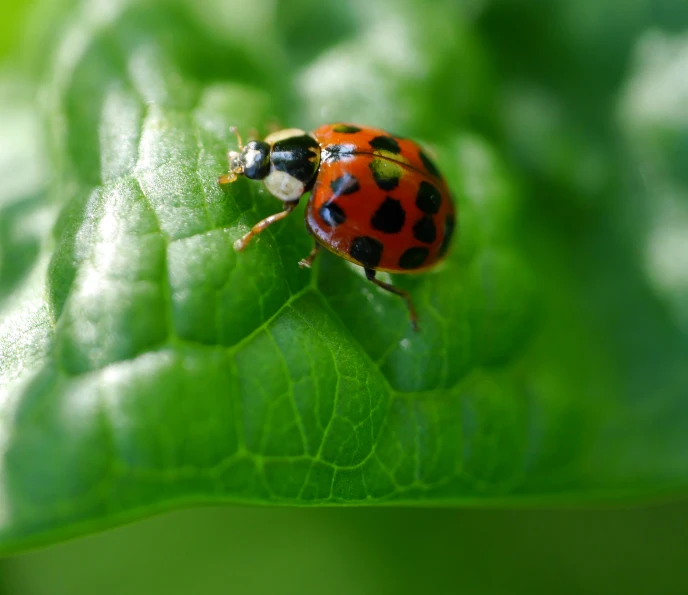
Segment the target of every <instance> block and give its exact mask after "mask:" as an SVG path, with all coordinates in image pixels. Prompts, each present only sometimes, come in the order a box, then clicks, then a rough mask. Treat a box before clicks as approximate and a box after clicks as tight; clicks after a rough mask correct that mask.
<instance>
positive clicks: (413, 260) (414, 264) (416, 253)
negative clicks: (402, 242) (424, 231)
mask: <svg viewBox="0 0 688 595" xmlns="http://www.w3.org/2000/svg"><path fill="white" fill-rule="evenodd" d="M427 257H428V249H427V248H420V247H414V248H409V249H408V250H406V252H404V253H403V254H402V255H401V258H399V266H400V267H401V268H402V269H417V268H418V267H419V266H422V265H423V263H424V262H425V259H426V258H427Z"/></svg>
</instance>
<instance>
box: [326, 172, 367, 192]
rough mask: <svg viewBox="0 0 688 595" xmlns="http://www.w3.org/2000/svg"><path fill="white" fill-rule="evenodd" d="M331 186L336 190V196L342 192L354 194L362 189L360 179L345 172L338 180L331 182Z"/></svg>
mask: <svg viewBox="0 0 688 595" xmlns="http://www.w3.org/2000/svg"><path fill="white" fill-rule="evenodd" d="M330 188H332V192H334V195H335V196H341V195H342V194H353V193H354V192H358V191H359V190H360V188H361V187H360V185H359V184H358V180H357V179H356V178H355V177H354V176H352V175H351V174H344V175H341V176H339V177H338V178H337V179H336V180H332V181H331V182H330Z"/></svg>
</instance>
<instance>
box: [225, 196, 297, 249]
mask: <svg viewBox="0 0 688 595" xmlns="http://www.w3.org/2000/svg"><path fill="white" fill-rule="evenodd" d="M298 204H299V201H298V200H291V201H289V202H285V203H284V211H282V212H281V213H275V214H274V215H270V216H269V217H266V218H265V219H263V220H262V221H259V222H258V223H256V224H255V225H254V226H253V227H252V228H251V229H250V230H249V231H248V232H246V233H245V234H244V235H243V236H241V237H240V238H239V239H238V240H236V241H235V242H234V249H235V250H236V251H238V252H241V251H242V250H243V249H244V248H246V246H247V245H248V243H249V242H250V241H251V238H252V237H253V236H255V235H257V234H259V233H260V232H261V231H264V230H265V229H266V228H268V227H270V226H271V225H272V224H273V223H275V222H276V221H279V220H280V219H284V218H285V217H286V216H287V215H288V214H289V213H291V212H292V211H293V210H294V209H295V208H296V207H297V205H298Z"/></svg>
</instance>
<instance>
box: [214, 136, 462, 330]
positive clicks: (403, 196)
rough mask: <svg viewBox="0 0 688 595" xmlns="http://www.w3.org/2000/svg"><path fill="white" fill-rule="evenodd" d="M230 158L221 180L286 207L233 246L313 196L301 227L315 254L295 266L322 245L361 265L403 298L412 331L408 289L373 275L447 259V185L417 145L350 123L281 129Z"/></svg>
mask: <svg viewBox="0 0 688 595" xmlns="http://www.w3.org/2000/svg"><path fill="white" fill-rule="evenodd" d="M231 130H232V132H234V133H235V134H236V136H237V140H238V143H239V151H230V152H229V155H228V158H229V173H227V174H225V175H222V176H220V178H219V180H218V181H219V183H220V184H229V183H231V182H234V181H235V180H236V179H237V177H238V176H239V175H243V176H245V177H246V178H249V179H251V180H262V181H263V184H265V188H266V189H267V191H268V192H269V193H270V194H272V195H273V196H274V197H275V198H278V199H279V200H281V201H282V202H283V203H284V210H283V211H282V212H280V213H276V214H274V215H270V216H269V217H267V218H265V219H263V220H262V221H260V222H258V223H256V224H255V225H254V226H253V227H252V228H251V230H250V231H249V232H248V233H246V234H245V235H244V236H243V237H241V238H240V239H238V240H237V241H236V242H235V243H234V248H235V249H236V250H239V251H241V250H243V249H244V248H246V246H247V244H248V243H249V242H250V241H251V238H253V237H254V236H255V235H257V234H259V233H260V232H261V231H263V230H264V229H266V228H267V227H268V226H270V225H272V224H273V223H275V222H276V221H279V220H280V219H284V218H285V217H286V216H287V215H289V213H291V212H292V211H293V210H294V209H295V208H296V206H297V205H298V203H299V199H300V198H301V197H302V196H303V195H304V194H305V193H306V192H309V191H310V192H311V195H310V198H309V200H308V205H307V207H306V227H307V229H308V231H309V232H310V233H311V234H312V235H313V236H314V238H315V240H316V242H315V247H314V248H313V250H312V252H311V253H310V254H309V256H308V257H307V258H304V259H303V260H301V261H300V262H299V265H300V266H301V267H310V266H311V264H312V263H313V260H314V259H315V257H316V255H317V253H318V251H319V250H320V248H321V247H323V246H324V247H325V248H327V249H328V250H330V251H331V252H334V253H335V254H337V255H338V256H341V257H342V258H345V259H346V260H349V261H351V262H353V263H355V264H357V265H360V266H362V267H363V269H364V271H365V275H366V277H367V279H369V280H370V281H372V282H373V283H374V284H375V285H377V286H378V287H381V288H382V289H384V290H386V291H389V292H392V293H394V294H396V295H398V296H400V297H402V298H403V299H404V300H405V301H406V304H407V306H408V309H409V313H410V317H411V324H412V326H413V328H414V329H415V330H417V329H418V326H417V315H416V310H415V308H414V306H413V302H412V300H411V296H410V295H409V293H408V292H406V291H404V290H402V289H399V288H397V287H394V286H393V285H390V284H389V283H385V282H384V281H380V280H379V279H376V277H375V274H376V272H377V271H385V272H390V273H416V272H419V271H423V270H426V269H428V268H430V267H432V266H434V265H435V264H437V263H438V262H439V261H440V260H441V259H442V257H443V256H444V255H445V253H446V251H447V248H448V246H449V243H450V240H451V237H452V232H453V230H454V224H455V212H454V203H453V201H452V199H451V196H450V192H449V189H448V187H447V184H446V182H445V181H444V179H443V178H442V175H441V174H440V172H439V170H438V169H437V167H436V166H435V164H434V163H433V162H432V160H431V159H430V158H429V157H428V156H427V154H426V153H425V152H424V151H423V149H422V148H421V147H420V146H419V145H418V144H416V143H415V142H413V141H411V140H407V139H403V138H400V137H398V136H393V135H391V134H388V133H387V132H384V131H383V130H378V129H376V128H368V127H363V126H353V125H351V124H326V125H324V126H321V127H320V128H318V129H317V130H314V131H313V132H311V133H310V134H308V133H306V132H304V131H303V130H299V129H296V128H289V129H286V130H280V131H278V132H275V133H273V134H270V135H268V136H267V137H266V138H265V139H264V140H252V141H250V142H249V143H247V144H246V145H245V146H244V145H243V143H242V141H241V137H240V136H239V134H238V133H237V131H236V129H235V128H232V129H231Z"/></svg>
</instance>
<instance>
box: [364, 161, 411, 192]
mask: <svg viewBox="0 0 688 595" xmlns="http://www.w3.org/2000/svg"><path fill="white" fill-rule="evenodd" d="M368 167H369V168H370V171H371V172H372V174H373V179H374V180H375V183H376V184H377V186H378V188H380V189H381V190H386V191H389V190H394V188H396V187H397V186H398V185H399V180H400V179H401V174H402V173H403V170H402V169H401V167H400V166H399V165H398V164H397V163H396V162H394V161H390V160H389V159H373V160H372V161H371V162H370V164H369V165H368Z"/></svg>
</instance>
